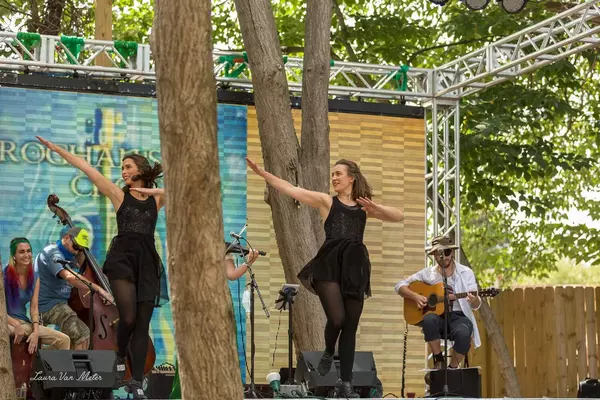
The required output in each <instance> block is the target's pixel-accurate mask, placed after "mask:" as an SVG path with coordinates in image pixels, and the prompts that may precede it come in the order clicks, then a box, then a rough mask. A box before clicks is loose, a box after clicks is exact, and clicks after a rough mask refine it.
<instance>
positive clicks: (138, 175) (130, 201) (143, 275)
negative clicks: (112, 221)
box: [37, 136, 168, 399]
mask: <svg viewBox="0 0 600 400" xmlns="http://www.w3.org/2000/svg"><path fill="white" fill-rule="evenodd" d="M37 138H38V140H39V141H40V142H41V143H42V144H44V146H46V147H47V148H48V149H50V150H51V151H54V152H56V153H57V154H58V155H59V156H61V157H62V158H64V159H65V160H66V161H67V162H68V163H69V164H71V165H72V166H74V167H76V168H78V169H80V170H81V171H82V172H83V173H85V174H86V175H87V176H88V178H89V179H90V181H91V182H92V183H93V184H94V185H96V187H97V188H98V190H100V192H101V193H102V194H103V195H105V196H106V197H108V198H109V199H110V201H111V202H112V204H113V207H114V209H115V211H116V213H117V226H118V234H117V236H115V237H114V238H113V240H112V243H111V245H110V250H109V252H108V254H107V256H106V260H105V262H104V273H105V274H106V276H107V277H108V279H109V281H110V287H111V290H112V292H113V296H114V298H115V302H116V304H117V309H118V311H119V323H118V326H117V345H118V350H117V360H116V363H115V372H116V374H117V380H118V381H121V380H122V379H123V376H124V374H125V357H127V356H128V354H127V349H128V346H129V350H130V354H129V356H130V361H131V369H132V371H131V372H132V373H131V375H132V379H131V381H129V382H128V383H127V386H128V387H129V391H130V392H131V393H133V398H134V399H145V398H147V397H146V396H145V394H144V392H143V390H142V383H141V382H142V380H143V375H144V364H145V361H146V353H147V350H148V337H149V336H148V332H149V330H150V320H151V319H152V313H153V312H154V308H155V307H156V306H158V305H159V304H160V303H161V300H168V296H167V287H166V279H165V278H166V275H165V273H164V267H163V265H162V262H161V260H160V257H159V255H158V253H157V251H156V247H155V244H154V229H155V228H156V220H157V218H158V211H159V210H160V209H161V208H162V207H163V205H164V201H163V196H162V194H161V192H162V191H161V190H160V189H154V190H153V191H152V192H150V193H149V190H150V189H151V188H152V187H153V186H155V185H156V183H155V181H156V179H157V178H159V176H160V174H161V173H162V167H161V165H160V164H155V165H154V167H151V166H150V163H149V162H148V160H147V159H146V158H145V157H144V156H141V155H139V154H131V155H126V156H125V157H124V158H123V160H122V166H121V170H122V172H121V176H122V178H123V180H124V181H125V185H126V186H125V187H124V188H120V187H119V186H117V185H116V184H114V183H112V182H111V181H110V180H108V179H107V178H106V177H105V176H103V175H102V174H101V173H100V172H98V171H97V170H96V169H95V168H94V167H92V166H91V165H90V164H89V163H88V162H87V161H85V160H84V159H83V158H81V157H79V156H76V155H75V154H72V153H70V152H68V151H67V150H65V149H63V148H60V147H58V146H56V145H55V144H54V143H52V142H49V141H47V140H45V139H43V138H41V137H39V136H37Z"/></svg>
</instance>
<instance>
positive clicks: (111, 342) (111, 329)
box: [47, 194, 156, 381]
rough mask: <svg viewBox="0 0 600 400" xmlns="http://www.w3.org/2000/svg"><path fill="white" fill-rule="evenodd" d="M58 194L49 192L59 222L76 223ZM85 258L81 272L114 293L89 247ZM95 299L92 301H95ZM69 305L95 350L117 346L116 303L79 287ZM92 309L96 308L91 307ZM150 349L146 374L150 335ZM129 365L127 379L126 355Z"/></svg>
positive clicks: (152, 356)
mask: <svg viewBox="0 0 600 400" xmlns="http://www.w3.org/2000/svg"><path fill="white" fill-rule="evenodd" d="M59 201H60V200H59V198H58V196H56V195H55V194H51V195H49V196H48V200H47V202H48V208H49V209H50V211H52V213H53V214H54V216H55V217H58V219H59V222H60V223H62V224H63V225H67V226H69V227H70V228H71V227H73V226H74V225H73V222H72V221H71V217H70V216H69V214H68V213H67V212H66V211H65V210H64V209H62V208H61V207H59V206H58V205H57V204H58V202H59ZM83 251H84V254H85V261H84V262H83V264H82V265H81V268H80V274H81V275H83V276H84V277H85V278H86V279H87V280H89V281H90V282H92V283H95V284H97V285H98V286H100V287H101V288H102V289H104V290H106V291H107V292H108V293H110V294H112V291H111V288H110V284H109V282H108V278H107V277H106V275H104V273H103V272H102V270H101V269H100V267H99V265H98V262H97V261H96V259H95V258H94V256H93V255H92V253H91V252H90V250H89V249H85V248H84V249H83ZM90 299H93V305H92V301H90ZM68 304H69V307H71V308H72V309H73V311H75V312H76V313H77V316H78V317H79V319H81V320H82V321H83V322H85V324H86V325H88V328H89V329H90V336H91V337H90V349H94V350H116V348H117V324H118V322H119V312H118V310H117V307H116V305H114V304H105V302H104V301H103V299H102V298H101V297H100V296H92V295H91V293H90V291H89V290H81V289H78V288H76V287H74V288H73V290H72V291H71V298H70V299H69V302H68ZM92 309H93V312H91V310H92ZM148 339H149V340H148V351H147V354H146V363H145V365H144V375H147V374H149V373H150V372H151V371H152V368H153V367H154V362H155V361H156V351H155V349H154V344H153V343H152V338H148ZM126 365H127V368H126V371H125V377H124V380H125V381H127V380H130V379H131V360H129V357H127V362H126Z"/></svg>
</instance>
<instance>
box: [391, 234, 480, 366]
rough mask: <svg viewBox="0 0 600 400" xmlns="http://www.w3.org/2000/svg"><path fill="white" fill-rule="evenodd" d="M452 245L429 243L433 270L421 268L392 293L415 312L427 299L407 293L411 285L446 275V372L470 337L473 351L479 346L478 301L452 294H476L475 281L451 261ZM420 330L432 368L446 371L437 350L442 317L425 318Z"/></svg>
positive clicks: (443, 241) (437, 239)
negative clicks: (449, 355)
mask: <svg viewBox="0 0 600 400" xmlns="http://www.w3.org/2000/svg"><path fill="white" fill-rule="evenodd" d="M457 248H458V246H456V245H454V243H453V241H452V239H450V238H449V237H447V236H437V237H435V238H434V239H433V240H432V242H431V250H429V252H428V255H433V256H434V257H435V261H436V263H437V265H436V266H434V267H428V268H424V269H422V270H421V271H419V272H417V273H416V274H414V275H412V276H410V277H408V278H407V279H404V280H401V281H400V282H398V283H397V284H396V286H395V289H396V292H397V293H398V294H399V295H400V296H402V297H404V299H405V301H414V302H415V303H416V305H417V307H418V308H419V309H423V308H424V307H425V306H426V305H427V298H426V297H425V296H422V295H420V294H418V293H415V292H413V291H412V290H410V289H409V287H408V286H409V285H410V284H411V283H413V282H423V283H426V284H428V285H435V284H439V283H441V282H443V280H442V272H445V273H446V277H447V281H448V289H449V290H448V291H449V293H450V295H449V296H448V298H449V300H450V313H449V319H450V323H449V324H448V340H451V341H453V342H454V346H453V348H454V351H453V352H452V353H453V354H452V358H451V360H450V368H458V366H459V365H460V363H461V362H462V360H463V359H464V357H465V355H466V354H467V353H468V352H469V349H470V347H471V337H473V339H474V344H475V348H477V347H479V346H481V340H480V339H479V330H478V329H477V322H476V321H475V315H474V314H473V311H476V310H478V309H479V307H480V306H481V298H480V297H479V296H474V295H472V294H468V296H467V297H465V298H460V299H458V300H457V299H456V298H455V297H454V294H452V293H462V292H472V291H477V281H476V279H475V274H474V273H473V271H472V270H471V269H470V268H469V267H466V266H464V265H462V264H459V263H457V262H456V261H455V260H454V249H457ZM419 325H420V326H421V327H422V328H423V334H424V336H425V341H426V342H427V343H429V346H430V347H431V352H432V353H433V360H434V368H436V369H442V368H446V361H445V360H444V356H443V353H442V349H441V340H442V339H443V335H444V314H442V315H441V316H440V315H436V314H434V313H430V314H427V315H425V317H424V318H423V322H422V323H421V324H419Z"/></svg>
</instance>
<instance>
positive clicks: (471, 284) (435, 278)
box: [395, 261, 481, 347]
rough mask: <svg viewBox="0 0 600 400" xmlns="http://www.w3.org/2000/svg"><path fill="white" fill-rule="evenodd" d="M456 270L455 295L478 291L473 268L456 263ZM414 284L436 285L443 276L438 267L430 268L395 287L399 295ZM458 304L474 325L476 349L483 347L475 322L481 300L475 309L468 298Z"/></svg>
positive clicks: (459, 300)
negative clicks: (402, 288)
mask: <svg viewBox="0 0 600 400" xmlns="http://www.w3.org/2000/svg"><path fill="white" fill-rule="evenodd" d="M454 264H455V265H456V268H455V270H454V274H453V276H454V292H455V293H464V292H473V291H477V290H478V288H477V280H476V279H475V274H474V273H473V271H472V270H471V268H469V267H467V266H465V265H462V264H459V263H457V262H456V261H455V262H454ZM413 282H423V283H426V284H428V285H435V284H436V283H440V282H442V275H441V274H440V273H439V270H438V266H437V265H436V266H434V267H428V268H424V269H422V270H420V271H419V272H417V273H416V274H414V275H411V276H409V277H408V278H406V279H403V280H401V281H400V282H398V283H397V284H396V286H395V290H396V292H397V293H398V291H399V290H400V288H401V287H402V286H408V285H410V284H411V283H413ZM454 303H455V304H456V303H458V304H459V306H460V310H461V311H462V312H463V313H464V314H465V316H466V317H467V318H469V319H470V320H471V322H472V323H473V335H472V337H473V340H474V342H475V347H479V346H481V339H480V338H479V329H477V321H476V320H475V314H473V311H476V310H478V309H479V307H481V298H479V306H478V307H477V308H475V309H473V308H471V305H470V303H469V301H468V300H467V298H466V297H465V298H462V299H458V301H455V302H454Z"/></svg>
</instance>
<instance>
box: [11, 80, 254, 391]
mask: <svg viewBox="0 0 600 400" xmlns="http://www.w3.org/2000/svg"><path fill="white" fill-rule="evenodd" d="M36 135H38V136H42V137H44V138H46V139H48V140H50V141H52V142H54V143H56V144H57V145H59V146H63V147H65V148H67V149H69V150H70V151H71V152H74V153H76V154H78V155H80V156H82V157H83V158H85V159H86V160H87V161H88V162H89V163H90V164H92V165H93V166H94V167H96V168H97V169H98V170H99V171H100V172H101V173H102V174H103V175H104V176H106V177H107V178H108V179H110V180H111V181H113V182H115V183H116V184H117V185H119V186H123V180H122V178H121V160H122V158H123V156H124V155H125V154H127V153H131V152H136V153H141V154H142V155H144V156H146V157H147V158H148V159H149V160H150V163H151V164H153V163H154V162H160V161H161V157H160V141H159V132H158V115H157V102H156V99H151V98H136V97H125V96H109V95H96V94H84V93H70V92H59V91H44V90H32V89H21V88H0V170H1V171H2V178H1V179H0V256H1V258H2V265H6V263H7V261H8V257H9V242H10V240H11V239H12V238H13V237H17V236H26V237H27V238H28V239H29V240H30V242H31V244H32V246H33V253H34V257H35V255H36V254H37V253H38V252H39V251H40V250H41V249H42V248H43V247H44V246H45V245H46V244H48V243H53V242H56V240H58V239H59V238H60V237H61V234H62V233H64V231H65V230H66V228H65V227H64V226H63V225H61V224H57V220H56V219H53V218H52V217H53V215H52V213H51V212H50V210H49V209H48V207H47V203H46V199H47V197H48V195H49V194H52V193H54V194H56V195H57V196H58V197H59V199H60V202H59V204H58V205H59V206H61V207H62V208H64V209H65V210H66V211H67V212H68V213H69V214H70V216H71V218H72V219H73V223H74V224H76V225H78V226H81V227H85V228H86V229H87V230H88V231H89V232H90V236H91V238H92V241H91V243H92V248H91V250H92V254H93V255H94V257H95V258H96V260H97V261H98V263H99V265H100V266H102V265H103V263H104V259H105V256H106V251H107V250H108V247H109V245H110V241H111V239H112V238H113V236H114V235H116V233H117V225H116V216H115V211H114V208H113V206H112V204H111V203H110V201H109V200H108V199H107V198H106V197H104V196H102V195H101V194H99V193H98V190H97V189H96V188H95V187H94V186H93V185H92V184H91V182H90V181H89V180H88V178H87V177H86V176H85V174H83V173H82V172H80V171H79V170H77V169H76V168H74V167H72V166H71V165H69V164H67V163H66V162H65V161H64V160H62V158H60V157H59V156H58V155H57V154H55V153H51V152H50V151H49V150H48V149H46V148H45V147H44V146H42V145H41V144H40V143H39V142H38V141H37V139H36V138H35V136H36ZM246 137H247V107H245V106H232V105H223V104H219V106H218V141H219V163H220V173H221V184H222V186H221V191H222V199H223V222H224V232H223V236H224V239H225V240H228V237H229V235H228V233H229V232H231V231H235V232H238V231H239V230H240V229H241V228H242V227H243V225H244V224H245V223H246V163H245V160H244V157H245V156H246V143H247V140H246ZM159 186H161V187H162V180H161V181H159ZM190 201H192V202H193V201H194V199H190ZM198 207H210V206H209V205H207V204H198ZM155 239H156V246H157V250H158V252H159V254H160V255H161V257H162V259H163V262H164V263H165V265H167V264H166V262H165V261H166V260H165V257H164V255H165V254H166V228H165V213H164V209H163V210H161V212H160V213H159V219H158V223H157V227H156V234H155ZM190 251H193V249H190ZM190 280H191V282H193V281H194V277H193V276H191V277H190ZM229 287H230V289H231V294H232V298H233V304H234V309H235V317H236V326H237V345H238V354H239V359H240V369H241V373H242V381H244V382H245V371H246V363H245V338H246V314H245V312H244V309H243V307H242V304H241V303H242V300H241V299H242V295H243V292H244V288H245V278H244V277H242V278H241V279H240V280H238V281H235V282H229ZM151 337H152V339H153V342H154V346H155V348H156V364H157V365H159V364H162V363H174V361H175V341H174V330H173V320H172V314H171V305H170V303H167V304H166V305H164V306H163V307H161V308H158V309H156V310H155V313H154V316H153V318H152V324H151Z"/></svg>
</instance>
